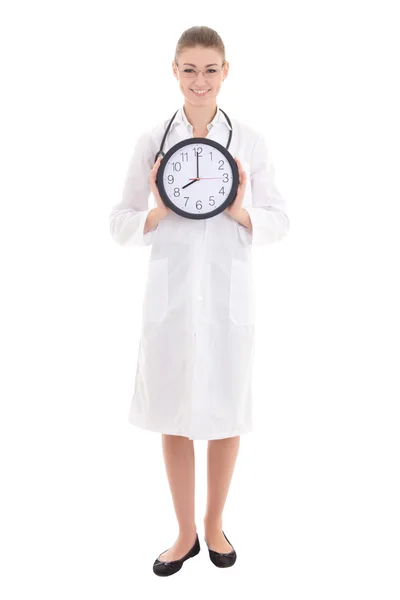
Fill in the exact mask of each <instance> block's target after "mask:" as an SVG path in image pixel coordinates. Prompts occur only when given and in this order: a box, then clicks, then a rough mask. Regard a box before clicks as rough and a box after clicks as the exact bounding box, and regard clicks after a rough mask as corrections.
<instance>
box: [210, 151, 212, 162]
mask: <svg viewBox="0 0 400 600" xmlns="http://www.w3.org/2000/svg"><path fill="white" fill-rule="evenodd" d="M209 155H210V156H211V159H210V160H211V162H212V152H209Z"/></svg>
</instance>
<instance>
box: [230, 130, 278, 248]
mask: <svg viewBox="0 0 400 600" xmlns="http://www.w3.org/2000/svg"><path fill="white" fill-rule="evenodd" d="M274 175H275V172H274V167H273V165H272V163H271V160H270V158H269V155H268V150H267V147H266V144H265V139H264V136H263V135H262V134H260V135H259V136H258V138H257V140H256V142H255V144H254V148H253V154H252V158H251V166H250V181H248V180H247V182H246V185H249V184H250V185H251V193H252V203H251V206H244V207H243V208H244V209H245V210H247V212H248V213H249V216H250V219H251V223H252V230H250V229H249V228H248V227H245V226H244V225H242V224H241V223H239V224H238V227H239V235H240V237H241V239H242V241H243V242H244V243H245V244H246V245H256V244H257V245H260V244H270V243H272V242H277V241H278V240H280V239H282V238H283V237H284V236H285V235H286V233H287V231H288V229H289V218H288V216H287V214H286V212H285V211H286V208H285V202H284V199H283V198H282V196H281V195H280V193H279V191H278V189H277V187H276V185H275V178H274Z"/></svg>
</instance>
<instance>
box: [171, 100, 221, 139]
mask: <svg viewBox="0 0 400 600" xmlns="http://www.w3.org/2000/svg"><path fill="white" fill-rule="evenodd" d="M181 123H183V124H184V125H185V126H186V128H187V129H188V130H189V131H190V133H193V125H192V124H191V123H189V121H188V119H187V116H186V114H185V111H184V105H181V107H180V109H179V110H178V112H177V113H176V117H175V119H174V120H173V122H172V125H171V127H174V126H175V125H180V124H181ZM220 123H223V124H225V125H226V126H227V127H228V129H231V127H230V125H229V123H228V121H227V120H226V117H225V115H224V113H223V112H221V111H220V110H219V106H218V105H217V112H216V114H215V117H214V118H213V120H212V121H211V123H208V125H207V129H208V131H210V129H211V128H212V127H215V126H216V125H219V124H220Z"/></svg>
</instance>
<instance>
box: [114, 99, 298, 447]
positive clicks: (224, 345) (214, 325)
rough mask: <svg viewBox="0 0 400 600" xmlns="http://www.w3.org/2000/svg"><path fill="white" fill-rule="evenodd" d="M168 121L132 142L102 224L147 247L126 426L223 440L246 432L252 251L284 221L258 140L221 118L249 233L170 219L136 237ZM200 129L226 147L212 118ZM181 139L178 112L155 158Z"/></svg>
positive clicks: (188, 131) (278, 232) (280, 232)
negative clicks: (238, 171)
mask: <svg viewBox="0 0 400 600" xmlns="http://www.w3.org/2000/svg"><path fill="white" fill-rule="evenodd" d="M227 112H228V111H227ZM228 115H229V113H228ZM171 116H172V115H170V116H169V117H168V118H166V119H165V120H164V121H162V122H161V123H159V124H158V125H157V126H156V127H154V128H153V129H152V130H151V131H148V132H146V133H143V134H142V135H141V136H140V137H139V139H138V141H137V144H136V147H135V150H134V152H133V156H132V159H131V162H130V165H129V169H128V173H127V176H126V180H125V185H124V191H123V198H122V201H121V202H120V203H119V204H117V205H115V206H114V207H113V208H112V210H111V215H110V230H111V235H112V237H113V239H114V240H115V241H116V242H117V243H118V244H120V245H121V246H141V245H142V246H143V245H151V254H150V260H149V264H148V278H147V284H146V292H145V298H144V303H143V312H142V329H141V338H140V342H139V348H138V361H137V369H136V376H135V389H134V394H133V398H132V401H131V406H130V411H129V417H128V418H129V422H130V423H131V424H133V425H136V426H138V427H141V428H144V429H148V430H151V431H157V432H160V433H167V434H174V435H182V436H186V437H188V438H190V439H192V440H195V439H207V440H208V439H219V438H226V437H232V436H235V435H241V434H244V433H247V432H250V431H252V387H251V380H252V363H253V357H254V327H255V322H254V296H253V273H252V262H251V249H252V245H254V244H269V243H271V242H276V241H278V240H280V239H281V238H282V237H283V236H284V235H285V234H286V232H287V230H288V226H289V220H288V217H287V214H286V212H285V204H284V200H283V198H282V197H281V195H280V194H279V192H278V190H277V188H276V186H275V183H274V172H273V167H272V164H271V161H270V159H269V156H268V152H267V149H266V145H265V141H264V137H263V136H262V135H261V134H260V133H259V132H257V131H255V130H254V129H253V128H251V127H249V126H248V125H245V124H243V123H241V122H239V121H237V120H236V119H234V118H232V117H231V116H230V115H229V117H230V119H231V122H232V128H233V134H232V140H231V145H230V147H229V151H230V152H231V154H232V156H233V157H238V158H239V160H240V161H241V163H242V165H243V167H244V169H245V170H246V173H247V185H246V195H245V198H244V202H243V207H244V208H245V209H246V210H247V211H248V213H249V215H250V218H251V222H252V226H253V230H252V232H251V231H250V229H248V228H246V227H245V226H244V225H241V224H240V223H238V222H237V221H236V220H234V219H232V218H231V217H229V216H228V215H227V214H226V213H225V212H222V213H220V214H219V215H217V216H215V217H212V218H210V219H199V220H196V219H188V218H185V217H181V216H180V215H177V214H175V213H174V212H171V213H170V214H168V215H167V216H166V217H165V218H164V219H162V220H161V221H160V223H159V224H158V226H157V227H155V228H154V229H153V230H151V231H149V232H147V233H146V234H143V228H144V224H145V221H146V217H147V215H148V213H149V211H150V210H151V209H152V208H154V207H155V206H156V202H155V199H154V196H153V195H152V194H151V190H150V184H149V174H150V170H151V168H152V167H153V164H154V156H155V154H156V152H157V151H158V150H159V147H160V143H161V139H162V137H163V133H164V131H165V129H166V127H167V125H168V123H169V120H170V118H171ZM207 128H208V131H209V133H208V136H207V137H208V138H210V139H214V140H216V141H218V142H220V143H221V144H222V145H224V146H226V144H227V141H228V134H229V129H230V128H229V124H228V122H227V121H226V118H225V116H224V115H223V113H221V111H219V110H218V111H217V113H216V116H215V117H214V119H213V121H212V122H211V123H210V124H209V125H208V126H207ZM190 137H193V127H192V125H191V124H190V123H189V122H188V120H187V118H186V115H185V112H184V110H183V106H181V108H180V110H179V112H178V113H177V115H176V117H175V119H174V121H173V124H172V126H171V129H170V131H169V133H168V135H167V138H166V141H165V145H164V149H163V151H164V152H165V153H166V152H167V150H169V148H170V147H171V146H173V145H174V144H176V143H177V142H179V141H180V140H183V139H187V138H190ZM149 195H150V196H151V198H152V206H150V207H149Z"/></svg>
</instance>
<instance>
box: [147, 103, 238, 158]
mask: <svg viewBox="0 0 400 600" xmlns="http://www.w3.org/2000/svg"><path fill="white" fill-rule="evenodd" d="M219 110H220V111H221V112H222V113H224V115H225V117H226V120H227V121H228V123H229V126H230V130H229V138H228V143H227V145H226V149H227V150H228V148H229V145H230V143H231V139H232V131H233V130H232V123H231V121H230V119H229V117H228V115H227V114H226V112H225V111H223V110H222V108H220V109H219ZM178 112H179V108H178V110H177V111H176V113H175V114H174V116H173V117H172V119H171V120H170V122H169V123H168V127H167V129H166V130H165V133H164V137H163V139H162V142H161V146H160V149H159V151H158V152H157V154H156V157H155V159H154V162H156V161H157V158H158V155H159V154H161V156H163V157H164V156H165V152H163V147H164V143H165V140H166V137H167V135H168V131H169V130H170V127H171V125H172V122H173V120H174V119H175V117H176V114H177V113H178Z"/></svg>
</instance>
